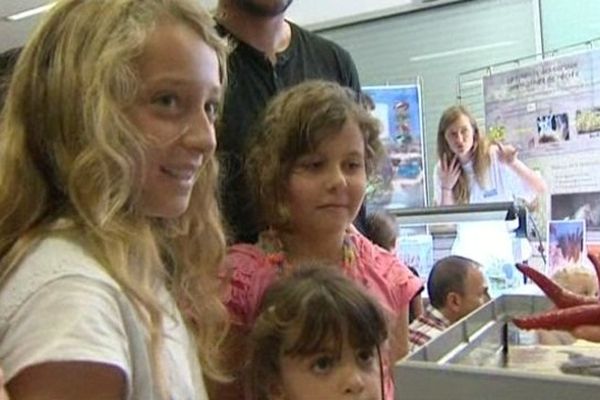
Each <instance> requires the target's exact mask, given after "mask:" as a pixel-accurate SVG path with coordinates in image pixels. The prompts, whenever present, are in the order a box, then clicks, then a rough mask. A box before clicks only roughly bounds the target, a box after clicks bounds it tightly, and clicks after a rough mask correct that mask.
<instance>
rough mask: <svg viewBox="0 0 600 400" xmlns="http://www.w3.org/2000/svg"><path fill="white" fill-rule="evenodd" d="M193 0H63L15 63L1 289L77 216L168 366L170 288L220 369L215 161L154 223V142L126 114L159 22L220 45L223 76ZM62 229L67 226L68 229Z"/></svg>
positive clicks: (206, 355)
mask: <svg viewBox="0 0 600 400" xmlns="http://www.w3.org/2000/svg"><path fill="white" fill-rule="evenodd" d="M195 3H196V2H194V1H192V0H143V1H142V0H118V1H117V0H102V1H90V0H64V1H59V3H58V4H57V5H56V6H55V7H54V8H53V9H52V11H51V12H50V13H49V14H48V15H47V17H46V18H45V20H44V22H43V23H42V24H41V25H40V26H39V28H38V29H37V31H36V32H35V34H34V35H33V37H32V38H31V40H30V41H29V43H28V44H27V45H26V47H25V48H24V49H23V52H22V54H21V56H20V58H19V61H18V63H17V65H16V68H15V71H14V75H13V79H12V81H11V85H10V87H9V91H8V95H7V99H6V100H7V101H6V106H5V108H4V110H3V114H2V116H1V117H0V121H2V122H1V125H0V210H2V212H1V214H0V285H3V284H4V283H5V282H6V280H7V278H8V277H9V275H10V274H11V272H12V271H13V270H14V269H15V268H17V267H18V265H19V263H20V261H21V260H22V259H23V256H24V255H25V254H26V253H27V252H28V251H29V250H30V249H31V247H32V246H33V245H35V244H36V243H37V242H38V241H39V240H41V239H42V238H43V237H44V236H45V235H47V234H49V233H50V232H51V231H56V230H57V229H56V222H57V221H58V220H63V221H68V224H67V226H68V227H69V229H68V230H63V234H68V235H72V236H75V235H76V236H77V239H78V240H80V241H81V242H82V243H83V245H84V246H85V248H86V249H87V250H88V251H89V252H90V253H91V254H92V255H93V256H94V257H95V258H96V259H97V260H98V261H99V262H100V263H101V265H102V266H103V267H104V268H105V269H106V272H107V273H108V274H110V276H111V277H112V278H114V279H115V281H116V282H118V284H119V285H120V287H121V288H122V290H123V291H124V293H125V294H126V295H127V296H128V297H129V299H131V301H132V302H133V303H134V304H135V305H136V307H137V308H138V311H139V315H140V317H141V318H142V320H143V322H144V323H145V325H146V327H147V328H148V331H149V334H150V349H151V351H152V365H153V368H154V374H155V378H159V379H160V377H161V376H162V374H161V372H160V357H159V354H160V348H161V346H162V338H161V336H162V334H161V331H162V330H161V328H162V316H163V313H164V311H165V310H164V307H163V305H162V304H160V303H159V301H158V300H157V296H156V289H157V287H159V286H160V285H161V284H163V283H166V284H167V287H168V288H169V289H170V290H171V292H172V293H173V296H174V297H175V299H176V300H177V302H178V304H179V305H180V309H181V310H182V311H183V316H184V319H185V320H186V322H187V323H188V326H189V327H190V328H191V329H190V330H191V331H192V333H193V335H194V336H195V339H196V342H197V344H198V347H199V359H200V361H201V364H202V366H203V368H204V371H205V372H207V373H209V374H213V375H214V374H217V373H218V372H219V369H218V368H217V366H216V365H215V361H214V360H216V359H217V358H216V357H215V354H216V352H217V351H218V346H217V345H216V344H218V343H220V341H221V338H222V337H223V335H224V332H225V331H226V329H224V328H226V326H227V323H226V312H225V310H224V307H223V306H222V304H221V303H220V301H219V297H218V293H217V290H218V287H217V286H218V285H217V281H216V276H217V268H218V267H219V266H220V264H221V262H222V259H223V256H224V246H225V241H224V237H223V233H222V228H221V220H220V214H219V209H218V202H217V174H218V166H217V162H216V159H215V158H214V157H211V158H210V159H209V160H207V161H206V163H205V165H204V167H203V169H202V170H201V172H200V176H199V178H198V180H197V182H196V184H195V186H194V188H193V192H192V196H191V200H190V204H189V208H188V209H187V211H186V212H185V213H184V214H183V215H182V216H180V217H179V218H177V219H174V220H169V221H166V220H160V219H150V218H148V217H146V216H145V215H143V214H142V213H141V211H140V210H139V209H138V207H137V206H136V198H137V196H139V186H140V184H139V177H140V176H141V175H142V174H141V171H142V170H143V168H144V167H143V166H144V163H145V159H144V157H145V156H144V155H145V152H146V149H147V147H148V145H149V143H148V141H147V140H146V139H145V136H144V134H143V133H142V132H140V131H138V130H137V129H136V127H135V126H133V125H132V123H131V122H130V121H129V120H128V118H127V116H126V114H125V111H124V110H125V109H126V108H127V106H128V105H131V104H132V103H133V101H134V100H135V98H136V96H137V94H138V93H139V90H140V80H139V77H138V74H137V71H136V68H135V65H136V59H137V57H138V56H140V54H141V53H142V49H143V47H144V44H145V42H146V38H147V37H148V35H149V34H150V33H151V32H152V31H153V29H155V27H156V26H157V25H158V24H162V23H174V24H183V25H185V26H188V27H190V28H191V29H193V30H194V31H195V32H197V34H198V35H199V38H201V39H202V40H204V41H205V42H206V43H207V44H208V45H209V46H210V47H211V48H213V49H214V50H215V52H216V53H217V55H218V58H219V61H220V68H221V71H220V72H221V78H222V81H223V83H224V81H225V76H226V75H225V71H226V65H225V60H226V52H227V47H226V44H225V43H224V42H223V41H222V40H221V39H220V38H219V36H218V35H217V34H216V32H215V31H214V30H213V20H212V18H211V17H210V16H209V15H208V13H206V12H205V11H204V10H202V9H201V8H200V7H199V6H198V5H197V4H195ZM63 225H64V224H63Z"/></svg>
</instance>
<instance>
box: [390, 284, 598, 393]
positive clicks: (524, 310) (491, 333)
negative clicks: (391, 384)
mask: <svg viewBox="0 0 600 400" xmlns="http://www.w3.org/2000/svg"><path fill="white" fill-rule="evenodd" d="M549 307H551V304H550V302H549V300H548V299H547V298H546V297H544V296H538V295H502V296H500V297H498V298H496V299H494V300H493V301H491V302H489V303H487V304H486V305H485V306H483V307H481V308H479V309H478V310H476V311H475V312H473V313H471V314H470V315H468V316H467V317H465V318H463V319H462V320H460V321H458V322H457V323H456V324H454V325H452V326H451V327H450V328H449V329H448V330H446V331H445V332H444V333H442V334H441V335H440V336H438V337H436V338H434V339H433V340H431V341H430V342H428V343H427V344H425V345H424V346H422V347H421V348H420V349H419V350H417V351H416V352H414V353H412V354H411V355H409V356H408V357H407V358H405V359H404V360H403V361H401V362H399V363H398V364H397V365H396V366H395V369H394V376H395V385H396V397H395V398H396V399H402V400H477V399H510V400H534V399H544V400H547V399H597V398H600V345H597V344H595V343H591V342H585V341H575V340H574V339H572V341H571V342H570V343H567V344H564V343H563V344H559V345H548V344H544V343H543V342H542V341H541V340H540V336H539V335H538V333H537V332H530V331H521V330H519V329H517V328H516V327H515V326H514V325H513V324H512V323H511V322H510V320H511V318H512V317H513V316H516V315H524V314H531V313H534V312H539V311H543V310H545V309H548V308H549Z"/></svg>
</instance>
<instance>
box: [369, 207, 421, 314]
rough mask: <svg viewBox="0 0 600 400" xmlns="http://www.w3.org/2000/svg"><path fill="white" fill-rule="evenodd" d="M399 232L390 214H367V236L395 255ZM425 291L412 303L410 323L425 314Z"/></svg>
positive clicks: (416, 273) (414, 270) (413, 271)
mask: <svg viewBox="0 0 600 400" xmlns="http://www.w3.org/2000/svg"><path fill="white" fill-rule="evenodd" d="M397 232H398V226H397V225H396V220H395V219H394V217H393V216H392V215H390V214H389V213H387V212H385V211H381V210H380V211H373V212H371V213H369V214H367V220H366V223H365V236H366V237H367V239H369V240H370V241H371V242H373V243H375V244H376V245H378V246H380V247H383V248H384V249H386V250H388V251H389V252H391V253H392V254H394V255H396V241H397ZM406 266H407V267H408V269H410V270H411V272H412V273H413V274H415V276H416V277H419V273H418V272H417V270H416V268H415V267H413V266H410V265H408V264H407V265H406ZM423 290H424V287H423V288H421V289H420V290H419V291H418V292H417V294H415V295H414V297H413V298H412V299H411V301H410V308H409V315H408V322H409V323H410V322H412V321H413V320H414V319H415V318H417V317H419V316H420V315H421V314H423V299H422V298H421V293H423Z"/></svg>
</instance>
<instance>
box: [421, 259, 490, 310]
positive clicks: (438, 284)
mask: <svg viewBox="0 0 600 400" xmlns="http://www.w3.org/2000/svg"><path fill="white" fill-rule="evenodd" d="M470 268H481V264H479V263H478V262H477V261H475V260H471V259H470V258H466V257H461V256H448V257H444V258H442V259H440V260H438V261H437V262H436V263H435V264H434V265H433V268H432V269H431V273H430V274H429V279H428V280H427V293H428V295H429V302H430V303H431V305H432V306H433V307H435V308H437V309H440V308H443V307H444V306H445V305H446V298H447V297H448V293H450V292H455V293H459V294H464V292H465V279H467V273H468V272H469V269H470Z"/></svg>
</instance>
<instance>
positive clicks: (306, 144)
mask: <svg viewBox="0 0 600 400" xmlns="http://www.w3.org/2000/svg"><path fill="white" fill-rule="evenodd" d="M256 132H257V133H256V136H255V140H254V141H253V143H252V145H251V148H250V150H249V157H248V164H247V173H248V179H249V182H250V184H251V187H252V188H253V190H254V199H255V202H256V203H255V204H254V207H256V209H257V210H258V211H259V213H260V216H261V223H262V227H263V232H262V234H261V235H260V236H259V241H258V242H257V243H256V244H254V245H248V244H239V245H235V246H232V247H231V248H230V249H229V251H228V255H227V256H226V261H225V269H224V271H223V273H222V277H223V280H224V281H225V283H226V286H227V289H226V294H225V303H226V306H227V307H228V309H229V312H230V314H231V317H232V320H233V325H234V327H233V328H232V332H231V334H230V337H229V339H230V340H229V343H230V346H228V349H230V353H229V354H228V355H227V358H228V359H230V360H232V364H234V365H232V368H233V369H234V370H235V369H237V370H240V369H241V365H242V364H243V362H244V358H245V354H246V353H245V352H246V348H247V333H248V332H249V331H250V329H251V328H252V326H253V324H254V320H255V318H256V316H257V312H258V306H259V303H260V300H261V298H262V296H263V294H264V292H265V290H266V289H267V288H268V287H269V286H270V285H271V284H272V283H273V282H275V281H276V280H278V279H279V278H280V277H283V276H286V275H288V274H289V273H291V272H292V271H294V269H295V268H296V266H297V265H301V264H303V263H307V262H313V261H316V262H319V263H327V264H334V265H336V266H337V267H338V268H339V269H340V270H341V271H342V272H343V273H344V274H345V275H346V276H347V277H349V278H350V279H351V280H353V281H355V282H357V283H358V284H360V285H361V286H363V287H365V288H366V290H367V291H368V292H369V293H370V294H371V295H372V296H373V297H374V298H376V299H377V301H378V302H379V304H380V305H381V306H382V308H383V309H384V310H385V315H386V319H387V320H388V322H389V324H390V343H389V346H388V347H386V348H385V349H384V352H383V359H384V360H383V361H384V376H385V391H386V398H388V399H391V398H393V382H392V376H391V370H390V365H391V364H392V363H393V362H395V361H396V360H398V359H400V358H401V357H403V356H404V355H405V354H406V353H407V350H408V304H409V301H410V299H411V298H412V297H413V296H414V295H415V293H416V292H417V291H418V290H419V289H420V287H421V282H420V281H419V279H418V278H416V277H415V276H414V275H413V274H412V273H411V272H410V271H409V270H408V268H407V267H406V266H404V265H403V264H401V263H400V262H399V261H398V259H397V258H396V257H395V256H394V255H393V254H391V253H389V252H388V251H386V250H383V249H382V248H380V247H379V246H375V245H373V244H372V243H371V242H370V241H369V240H367V239H366V238H365V237H364V236H362V235H361V234H359V233H358V232H357V231H356V229H355V228H354V227H353V226H352V221H353V220H354V219H355V217H356V214H357V212H358V210H359V207H360V205H361V203H362V201H363V199H364V196H365V188H366V182H367V174H368V173H369V172H370V171H372V169H373V166H374V165H375V163H376V161H377V159H378V157H379V155H380V154H381V151H382V149H381V144H380V143H379V141H378V135H379V125H378V123H377V120H375V119H374V118H373V117H372V116H371V115H370V114H369V112H368V111H367V110H366V109H364V108H363V107H361V106H360V105H359V104H358V103H357V101H356V99H355V98H354V96H352V95H351V94H349V93H348V91H347V90H345V89H343V88H342V87H340V86H339V85H337V84H334V83H328V82H322V81H310V82H306V83H303V84H300V85H298V86H295V87H293V88H291V89H288V90H286V91H284V92H282V93H281V94H279V95H278V96H277V97H276V98H275V99H274V100H273V101H272V102H271V103H270V104H269V105H268V106H267V108H266V110H265V113H264V115H263V117H262V119H261V122H260V123H259V124H258V126H257V131H256ZM233 391H235V390H233ZM219 393H220V395H221V396H224V394H223V393H224V392H223V391H221V392H219ZM221 398H224V397H221ZM231 398H237V399H239V398H241V395H240V393H239V392H238V393H237V394H235V395H232V397H231Z"/></svg>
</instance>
